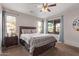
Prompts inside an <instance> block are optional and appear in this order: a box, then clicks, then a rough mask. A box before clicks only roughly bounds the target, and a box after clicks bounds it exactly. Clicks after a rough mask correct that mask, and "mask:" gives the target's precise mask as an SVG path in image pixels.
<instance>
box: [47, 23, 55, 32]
mask: <svg viewBox="0 0 79 59" xmlns="http://www.w3.org/2000/svg"><path fill="white" fill-rule="evenodd" d="M53 29H54V24H53V23H52V22H48V33H50V32H54V31H53Z"/></svg>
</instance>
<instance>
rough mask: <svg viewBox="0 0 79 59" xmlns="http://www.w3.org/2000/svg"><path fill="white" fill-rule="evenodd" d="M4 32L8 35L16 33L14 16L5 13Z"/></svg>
mask: <svg viewBox="0 0 79 59" xmlns="http://www.w3.org/2000/svg"><path fill="white" fill-rule="evenodd" d="M6 32H7V35H8V36H12V35H15V34H16V17H14V16H9V15H6Z"/></svg>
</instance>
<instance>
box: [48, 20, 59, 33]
mask: <svg viewBox="0 0 79 59" xmlns="http://www.w3.org/2000/svg"><path fill="white" fill-rule="evenodd" d="M49 22H52V23H53V24H54V26H53V27H54V29H52V30H53V32H48V33H53V34H59V32H57V31H56V24H57V23H60V19H56V20H50V21H48V23H49ZM48 29H49V28H48Z"/></svg>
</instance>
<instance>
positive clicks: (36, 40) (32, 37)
mask: <svg viewBox="0 0 79 59" xmlns="http://www.w3.org/2000/svg"><path fill="white" fill-rule="evenodd" d="M20 39H22V40H24V41H25V42H26V43H27V44H28V45H29V46H30V48H29V52H30V53H32V52H33V50H34V48H35V47H40V46H43V45H46V44H48V43H51V42H55V41H56V39H55V37H54V36H52V35H51V34H37V33H33V34H21V36H20Z"/></svg>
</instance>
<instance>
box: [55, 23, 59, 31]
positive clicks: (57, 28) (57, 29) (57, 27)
mask: <svg viewBox="0 0 79 59" xmlns="http://www.w3.org/2000/svg"><path fill="white" fill-rule="evenodd" d="M59 31H60V23H56V32H59Z"/></svg>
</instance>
